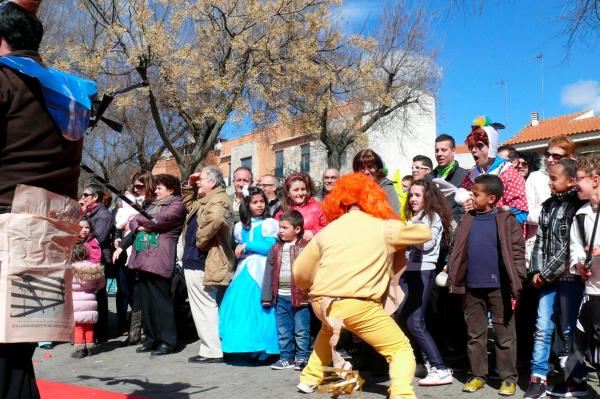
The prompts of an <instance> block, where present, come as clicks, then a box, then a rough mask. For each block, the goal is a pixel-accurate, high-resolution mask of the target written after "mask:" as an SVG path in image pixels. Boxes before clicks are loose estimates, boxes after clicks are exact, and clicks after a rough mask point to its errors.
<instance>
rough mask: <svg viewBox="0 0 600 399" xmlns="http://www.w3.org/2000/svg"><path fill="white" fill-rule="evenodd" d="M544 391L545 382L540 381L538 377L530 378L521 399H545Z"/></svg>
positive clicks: (545, 388)
mask: <svg viewBox="0 0 600 399" xmlns="http://www.w3.org/2000/svg"><path fill="white" fill-rule="evenodd" d="M546 390H547V387H546V380H542V379H541V378H540V377H531V379H530V380H529V385H528V386H527V390H526V391H525V396H524V397H523V399H538V398H545V397H546Z"/></svg>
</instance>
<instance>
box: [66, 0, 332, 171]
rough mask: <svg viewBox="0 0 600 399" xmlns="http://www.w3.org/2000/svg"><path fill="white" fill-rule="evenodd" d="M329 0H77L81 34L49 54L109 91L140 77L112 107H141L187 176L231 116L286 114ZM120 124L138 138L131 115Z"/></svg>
mask: <svg viewBox="0 0 600 399" xmlns="http://www.w3.org/2000/svg"><path fill="white" fill-rule="evenodd" d="M335 2H336V0H265V1H259V0H249V1H243V2H240V1H237V0H197V1H194V2H190V1H147V0H80V4H81V5H83V7H84V8H85V10H86V11H87V15H88V18H89V23H88V24H86V25H85V26H86V29H87V32H86V33H85V34H84V35H80V36H79V37H77V36H73V35H72V39H71V40H68V41H65V42H64V43H63V46H62V49H57V51H63V52H67V53H68V57H67V59H68V60H69V61H70V62H69V63H68V64H67V65H62V66H63V67H67V68H70V69H74V70H78V71H81V72H83V73H85V75H87V76H90V77H93V78H96V79H98V80H99V81H108V82H109V83H108V84H107V86H106V89H107V90H110V89H112V88H115V87H116V86H117V84H118V83H121V82H122V81H124V80H129V81H136V80H142V81H144V82H146V83H147V84H148V86H147V87H146V88H144V89H140V90H138V91H137V92H135V93H131V94H129V95H127V96H124V97H122V98H121V99H120V101H118V102H117V103H116V106H117V107H119V108H122V109H125V110H129V109H132V108H133V109H136V108H137V109H147V110H148V111H149V113H148V119H149V120H150V121H152V124H153V125H154V130H155V131H156V132H157V134H158V135H159V137H160V139H161V142H162V144H164V146H165V147H166V149H167V150H168V151H169V152H170V153H171V154H172V155H173V157H174V158H175V160H176V162H177V164H178V166H179V169H180V171H181V175H182V178H184V179H185V178H187V176H189V174H190V173H191V172H192V171H193V170H194V169H195V168H196V166H197V165H198V164H199V163H200V162H202V161H203V160H204V159H205V158H206V156H207V154H209V153H210V151H212V150H213V147H214V145H215V143H216V142H217V139H218V136H219V134H220V132H221V129H222V127H223V125H224V124H225V122H226V121H227V119H228V118H229V117H230V115H232V114H233V113H238V114H251V115H252V116H253V118H254V119H255V120H256V121H261V120H266V119H272V118H274V117H275V115H277V117H279V116H280V117H281V118H282V119H285V118H286V117H287V114H286V113H285V111H283V109H284V108H283V107H282V105H284V104H286V103H287V101H286V99H287V97H288V96H289V95H290V94H291V93H290V92H289V90H288V87H289V86H290V85H289V84H288V83H290V82H292V81H294V79H296V77H297V76H296V74H298V73H299V71H303V70H304V68H303V65H306V64H308V63H309V62H310V60H311V59H312V58H313V57H314V54H315V52H316V51H317V50H318V45H319V44H320V43H319V41H318V40H317V38H318V35H319V33H320V32H321V31H322V30H323V29H327V27H328V24H329V17H328V13H329V8H330V5H331V4H333V3H335ZM65 44H66V45H65ZM142 115H143V114H142ZM126 122H131V127H130V128H129V129H128V131H129V132H136V133H135V134H136V135H137V134H138V132H140V133H141V132H143V133H147V132H148V131H149V129H144V128H141V129H140V125H139V120H137V117H135V118H134V117H132V116H128V117H127V118H126ZM136 137H138V138H139V140H137V141H136V140H132V141H134V142H136V143H138V144H139V146H141V147H145V146H146V145H147V143H148V142H147V141H145V140H146V138H147V136H146V135H145V134H142V135H141V136H136ZM184 148H186V149H187V153H186V152H185V151H184ZM158 149H159V147H156V151H155V152H153V153H152V155H150V154H148V153H145V154H144V153H143V152H141V151H139V152H138V162H139V163H140V164H144V163H146V162H148V161H150V163H151V161H152V160H153V159H154V158H155V156H156V154H157V153H160V151H158ZM144 156H148V157H149V158H148V159H145V158H143V157H144Z"/></svg>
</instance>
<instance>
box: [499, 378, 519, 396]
mask: <svg viewBox="0 0 600 399" xmlns="http://www.w3.org/2000/svg"><path fill="white" fill-rule="evenodd" d="M515 392H517V383H516V382H514V381H506V380H504V381H502V384H500V389H499V390H498V395H501V396H513V395H514V394H515Z"/></svg>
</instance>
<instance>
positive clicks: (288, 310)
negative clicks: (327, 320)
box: [275, 295, 310, 361]
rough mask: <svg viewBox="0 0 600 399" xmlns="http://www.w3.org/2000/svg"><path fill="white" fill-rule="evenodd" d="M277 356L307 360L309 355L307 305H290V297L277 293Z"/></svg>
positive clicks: (308, 313)
mask: <svg viewBox="0 0 600 399" xmlns="http://www.w3.org/2000/svg"><path fill="white" fill-rule="evenodd" d="M275 314H276V317H277V334H278V335H279V357H280V359H283V360H292V361H293V360H294V353H295V354H296V359H297V360H308V357H309V356H310V311H309V310H308V305H303V306H300V307H297V308H295V307H293V306H292V297H291V296H286V295H278V296H277V303H276V304H275Z"/></svg>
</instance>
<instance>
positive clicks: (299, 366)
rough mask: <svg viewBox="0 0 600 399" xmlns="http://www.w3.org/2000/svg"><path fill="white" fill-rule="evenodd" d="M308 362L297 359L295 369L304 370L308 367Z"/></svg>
mask: <svg viewBox="0 0 600 399" xmlns="http://www.w3.org/2000/svg"><path fill="white" fill-rule="evenodd" d="M306 363H308V362H307V361H306V360H304V359H297V360H296V361H295V362H294V370H296V371H302V370H304V367H306Z"/></svg>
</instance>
